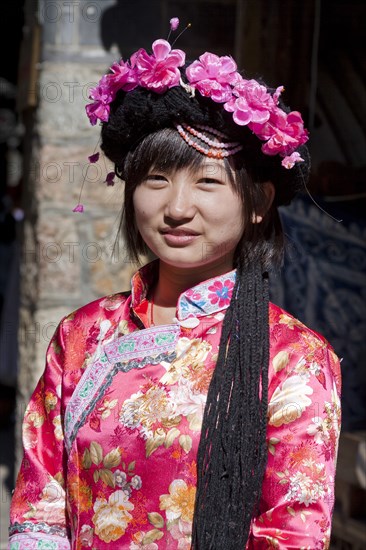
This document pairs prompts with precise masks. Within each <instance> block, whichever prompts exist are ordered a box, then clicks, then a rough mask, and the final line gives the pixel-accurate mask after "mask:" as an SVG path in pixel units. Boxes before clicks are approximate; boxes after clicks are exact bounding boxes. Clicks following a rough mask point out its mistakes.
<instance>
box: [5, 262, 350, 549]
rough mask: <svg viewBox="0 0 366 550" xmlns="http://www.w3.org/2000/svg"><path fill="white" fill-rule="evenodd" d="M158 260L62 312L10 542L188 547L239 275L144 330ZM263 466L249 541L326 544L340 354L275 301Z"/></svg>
mask: <svg viewBox="0 0 366 550" xmlns="http://www.w3.org/2000/svg"><path fill="white" fill-rule="evenodd" d="M154 269H155V268H154V263H152V264H149V265H148V266H145V267H144V268H142V270H140V271H139V272H137V273H136V274H135V275H134V277H133V279H132V292H131V294H129V293H121V294H115V295H112V296H108V297H105V298H102V299H99V300H96V301H94V302H92V303H90V304H88V305H86V306H84V307H82V308H80V309H78V310H77V311H75V312H74V313H72V314H71V315H69V316H67V317H65V318H64V319H63V320H62V321H61V323H60V325H59V326H58V328H57V330H56V332H55V334H54V337H53V339H52V341H51V343H50V345H49V348H48V351H47V364H46V369H45V372H44V374H43V376H42V378H41V380H40V381H39V383H38V386H37V388H36V390H35V391H34V394H33V396H32V399H31V401H30V403H29V405H28V408H27V410H26V414H25V418H24V425H23V442H24V459H23V462H22V466H21V470H20V472H19V475H18V479H17V484H16V489H15V492H14V495H13V499H12V505H11V526H10V535H11V536H10V542H9V548H10V549H11V550H18V549H19V550H25V549H31V550H35V549H38V550H40V549H51V550H70V549H73V550H74V549H83V548H92V549H95V550H107V549H108V550H110V549H112V548H113V549H116V550H117V549H118V550H120V549H128V550H138V549H144V550H158V549H180V550H185V549H187V550H188V549H189V548H190V541H191V536H190V535H191V524H192V517H193V508H194V499H195V490H196V489H195V486H196V455H197V446H198V443H199V438H200V428H201V422H202V415H203V410H204V405H205V400H206V394H207V388H208V385H209V383H210V378H211V375H212V371H213V369H214V367H215V362H216V359H217V353H218V344H219V340H220V334H221V327H222V320H223V317H224V313H225V309H226V308H227V306H228V304H229V301H230V297H231V293H232V290H233V286H234V282H235V271H231V272H229V273H227V274H224V275H221V276H219V277H215V278H213V279H209V280H208V281H204V282H203V283H201V284H199V285H197V286H195V287H194V288H191V289H189V290H187V291H186V292H184V293H183V294H182V295H181V296H180V298H179V301H178V305H177V314H176V315H177V318H176V320H175V322H174V323H172V324H171V325H163V326H149V323H148V319H147V300H146V295H147V289H148V287H149V284H151V281H152V276H153V271H154ZM269 315H270V343H271V346H270V370H269V407H268V434H267V439H268V464H267V469H266V473H265V478H264V482H263V491H262V498H261V507H260V511H261V513H260V515H259V516H258V517H256V518H255V519H254V520H253V522H252V527H251V533H250V537H249V540H248V544H247V548H261V549H264V548H280V549H285V548H286V549H288V548H296V549H300V548H304V549H312V550H313V549H323V548H327V547H328V545H329V535H330V526H331V514H332V509H333V496H334V493H333V491H334V474H335V459H336V453H337V442H338V437H339V425H340V402H339V392H340V369H339V361H338V358H337V357H336V355H335V354H334V352H333V350H332V348H331V347H330V346H329V344H328V343H327V342H326V341H325V339H324V338H323V337H321V336H319V335H318V334H316V333H315V332H313V331H312V330H310V329H308V328H307V327H305V326H304V325H303V324H302V323H300V322H299V321H297V320H296V319H294V318H293V317H291V316H290V315H289V314H287V313H286V312H285V311H283V310H281V309H280V308H278V307H276V306H275V305H272V304H271V305H270V310H269Z"/></svg>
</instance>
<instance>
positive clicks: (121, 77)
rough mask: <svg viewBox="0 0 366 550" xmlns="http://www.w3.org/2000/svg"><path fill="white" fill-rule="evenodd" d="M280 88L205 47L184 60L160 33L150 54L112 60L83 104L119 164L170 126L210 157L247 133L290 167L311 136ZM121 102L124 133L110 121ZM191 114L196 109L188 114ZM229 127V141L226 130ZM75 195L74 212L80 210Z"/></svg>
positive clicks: (110, 179) (234, 147) (231, 150)
mask: <svg viewBox="0 0 366 550" xmlns="http://www.w3.org/2000/svg"><path fill="white" fill-rule="evenodd" d="M170 24H171V31H175V30H176V29H177V27H178V25H179V20H178V18H173V19H171V21H170ZM189 26H190V25H188V26H187V27H189ZM187 27H186V28H187ZM169 36H170V33H169ZM169 36H168V39H169ZM176 40H177V39H176ZM176 40H175V42H176ZM283 90H284V88H283V86H279V87H278V88H276V89H275V90H268V89H267V87H266V86H265V85H264V84H263V83H261V82H259V81H257V80H254V79H249V80H248V79H245V78H244V77H243V76H242V75H241V74H240V73H239V72H238V70H237V65H236V63H235V61H234V59H233V58H232V57H230V56H221V57H220V56H217V55H215V54H213V53H210V52H205V53H204V54H202V55H201V56H200V57H199V59H197V60H195V61H193V62H191V63H188V64H186V54H185V52H184V51H182V50H180V49H173V48H172V46H171V45H170V43H169V42H168V41H167V40H164V39H159V40H155V42H154V43H153V45H152V52H151V53H148V52H147V51H146V50H145V49H143V48H141V49H139V50H138V51H136V52H135V53H133V54H132V55H131V57H130V59H129V60H127V61H124V60H123V59H121V60H120V61H118V62H115V63H113V64H112V66H111V67H110V71H109V72H108V73H107V74H105V75H103V76H102V78H101V79H100V81H99V83H98V85H97V86H96V87H95V88H92V89H91V90H90V95H89V97H90V99H91V100H92V103H90V104H88V105H87V106H86V113H87V116H88V118H89V120H90V123H91V124H92V125H95V124H96V123H97V122H98V121H100V123H101V124H102V134H103V132H105V133H109V135H108V137H109V141H110V143H112V142H113V139H114V137H113V133H116V134H117V133H118V137H116V139H115V149H116V151H115V154H112V156H111V155H110V154H108V155H107V156H109V157H110V158H111V160H114V161H115V163H116V164H117V165H118V160H119V159H120V158H121V157H123V156H124V155H126V153H127V152H128V151H129V150H130V149H132V148H133V147H134V146H135V145H136V144H137V143H138V142H139V140H141V139H142V138H143V137H145V136H146V135H147V134H149V133H153V132H155V131H157V130H159V129H162V128H164V127H175V128H176V129H177V130H178V132H179V133H180V135H181V137H182V138H183V139H184V140H185V141H186V142H187V143H188V144H189V145H190V146H192V147H194V148H195V149H196V150H197V151H199V152H200V153H202V154H204V155H207V156H210V157H213V158H224V157H226V156H229V155H234V154H235V153H237V152H238V151H240V150H241V149H242V147H241V144H240V142H241V140H242V139H243V140H244V139H246V140H247V139H248V134H252V135H253V136H254V137H255V138H256V139H258V140H259V143H261V152H262V153H263V154H264V155H267V156H272V157H274V156H276V155H279V156H280V157H281V158H282V162H281V165H282V166H283V167H284V168H286V169H291V168H293V167H294V166H295V165H296V164H297V163H300V162H302V161H303V158H302V156H301V154H302V153H301V149H303V148H302V147H301V146H302V145H303V144H304V143H306V142H307V140H308V131H307V130H306V129H305V128H304V123H303V120H302V117H301V114H300V113H299V112H297V111H291V112H287V111H286V110H285V108H283V107H282V106H281V100H280V96H281V93H282V92H283ZM121 94H122V96H123V105H121V101H120V98H121ZM121 108H122V110H123V115H122V118H124V123H122V124H124V128H123V137H122V135H121V134H122V132H121V128H118V130H119V131H118V132H115V130H116V128H115V127H114V125H113V124H111V123H110V118H111V114H112V113H113V111H114V110H116V109H117V110H119V111H120V109H121ZM194 111H195V112H194ZM190 112H194V116H193V118H192V120H191V119H190V116H189V113H190ZM213 114H214V116H213ZM119 124H121V122H119ZM228 126H230V136H231V139H230V138H228V137H227V136H226V130H227V127H228ZM201 130H203V131H201ZM220 130H221V131H220ZM207 133H208V139H209V142H208V141H207ZM210 136H211V138H210ZM220 136H221V137H220ZM233 137H234V140H233ZM112 147H113V146H112ZM299 148H300V151H299V150H298V149H299ZM102 149H103V146H102ZM108 152H109V153H110V152H111V151H108ZM98 158H99V153H98V152H94V154H93V155H91V156H90V157H89V161H90V162H92V163H93V162H97V161H98ZM114 176H115V173H114V172H110V173H108V174H107V177H106V180H105V181H106V183H107V185H113V184H114ZM84 181H85V179H84ZM83 185H84V182H83V184H82V188H83ZM82 188H81V191H80V197H81V192H82ZM80 197H79V203H78V204H77V206H76V207H75V208H74V211H75V212H82V211H83V209H84V207H83V205H82V204H81V203H80ZM284 202H288V200H285V201H284Z"/></svg>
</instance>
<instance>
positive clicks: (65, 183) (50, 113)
mask: <svg viewBox="0 0 366 550" xmlns="http://www.w3.org/2000/svg"><path fill="white" fill-rule="evenodd" d="M112 4H114V2H113V0H111V1H109V0H102V1H93V2H88V1H86V0H84V1H77V2H76V1H75V2H61V1H48V0H43V1H40V2H39V3H38V4H37V3H36V2H34V1H33V0H30V1H29V2H27V3H26V14H27V26H28V29H31V30H32V32H33V40H32V39H31V40H29V41H28V46H27V47H31V48H35V49H37V48H38V49H39V59H38V63H37V67H36V69H37V79H36V87H35V89H34V90H29V89H28V90H27V91H26V92H27V93H26V94H25V95H26V96H27V98H26V99H25V100H24V101H23V104H21V105H20V108H21V114H22V117H23V122H24V124H25V126H26V138H25V144H24V151H25V156H24V167H25V170H24V188H25V192H24V210H25V220H24V225H23V244H22V255H21V304H20V326H19V365H18V373H19V376H18V380H19V384H18V386H19V398H18V402H19V408H20V410H21V412H24V411H23V409H24V406H25V404H26V403H27V402H28V400H29V397H30V394H31V392H32V391H33V389H34V387H35V385H36V383H37V380H38V378H39V376H40V375H41V373H42V371H43V368H44V362H45V352H46V348H47V345H48V343H49V340H50V338H51V336H52V334H53V332H54V330H55V328H56V326H57V324H58V322H59V321H60V320H61V318H62V317H63V316H64V315H66V314H68V313H70V312H71V311H73V310H74V309H75V308H77V307H79V306H81V305H83V304H85V303H87V302H89V301H91V300H93V299H95V298H97V297H99V296H102V295H104V294H109V293H112V292H116V291H119V290H126V289H128V288H129V282H130V276H131V274H132V272H133V270H134V267H135V266H133V265H132V264H131V263H129V262H128V261H127V259H126V257H125V254H124V250H123V243H120V246H119V250H118V252H117V253H116V254H115V255H114V256H113V255H112V250H113V244H114V241H115V238H116V235H117V231H118V224H119V215H120V211H121V208H122V198H123V184H122V182H117V183H116V185H115V186H114V187H111V186H110V187H107V186H106V183H105V179H106V174H107V172H108V171H110V169H112V167H111V165H110V164H109V163H108V162H106V159H105V158H104V157H101V159H100V161H99V162H98V163H97V164H93V165H90V164H89V162H88V156H89V155H91V154H92V153H93V152H94V151H95V150H96V148H98V140H99V128H98V127H94V128H93V127H91V126H90V124H89V121H88V119H87V117H86V115H85V105H86V103H87V102H88V90H89V88H90V87H91V86H93V85H95V84H96V82H98V80H99V78H100V76H101V74H103V73H105V72H106V70H107V68H108V66H109V64H110V62H111V61H112V60H114V59H115V58H116V57H117V54H116V52H115V51H112V52H111V53H108V54H107V53H106V52H105V50H104V48H103V47H102V45H101V44H100V39H99V34H100V19H101V16H102V12H103V10H105V8H106V7H108V5H112ZM37 27H38V28H39V29H40V33H39V43H38V44H36V43H35V40H37V36H36V35H35V33H34V29H35V28H37ZM35 36H36V37H35ZM24 55H29V52H26V53H24V48H23V56H24ZM30 58H31V59H32V58H33V56H32V55H31V56H30ZM23 66H24V62H23ZM29 70H30V71H33V70H34V68H33V67H30V68H29ZM31 85H32V79H31V78H29V80H28V87H29V86H31ZM23 92H24V90H23ZM23 96H24V93H23ZM30 98H33V99H31V100H30ZM84 180H85V181H84ZM83 181H84V188H83V196H82V202H83V204H84V207H85V212H84V213H83V214H80V213H74V212H72V209H73V208H74V206H75V205H76V204H77V203H78V202H79V192H80V189H81V186H82V183H83Z"/></svg>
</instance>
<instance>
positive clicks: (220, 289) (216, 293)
mask: <svg viewBox="0 0 366 550" xmlns="http://www.w3.org/2000/svg"><path fill="white" fill-rule="evenodd" d="M233 288H234V283H233V282H232V281H231V280H230V279H227V280H226V281H224V282H221V281H215V283H214V284H213V285H211V286H209V287H208V290H209V291H210V294H209V295H208V299H209V300H210V302H211V303H212V304H218V306H219V308H222V307H225V306H228V305H229V303H230V300H231V292H230V291H231V290H232V289H233Z"/></svg>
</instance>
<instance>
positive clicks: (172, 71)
mask: <svg viewBox="0 0 366 550" xmlns="http://www.w3.org/2000/svg"><path fill="white" fill-rule="evenodd" d="M152 50H153V54H152V55H149V54H148V53H147V52H146V50H144V49H140V50H139V51H138V52H136V53H135V54H133V55H132V56H131V65H132V67H135V66H136V68H137V73H138V77H139V84H140V86H142V87H143V88H147V89H148V90H152V91H154V92H156V93H158V94H163V93H164V92H166V91H167V90H168V88H172V87H173V86H178V84H179V80H180V71H179V69H178V67H182V66H183V65H184V63H185V60H186V54H185V53H184V52H183V51H182V50H172V48H171V45H170V44H169V42H167V41H166V40H155V42H154V43H153V45H152Z"/></svg>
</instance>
